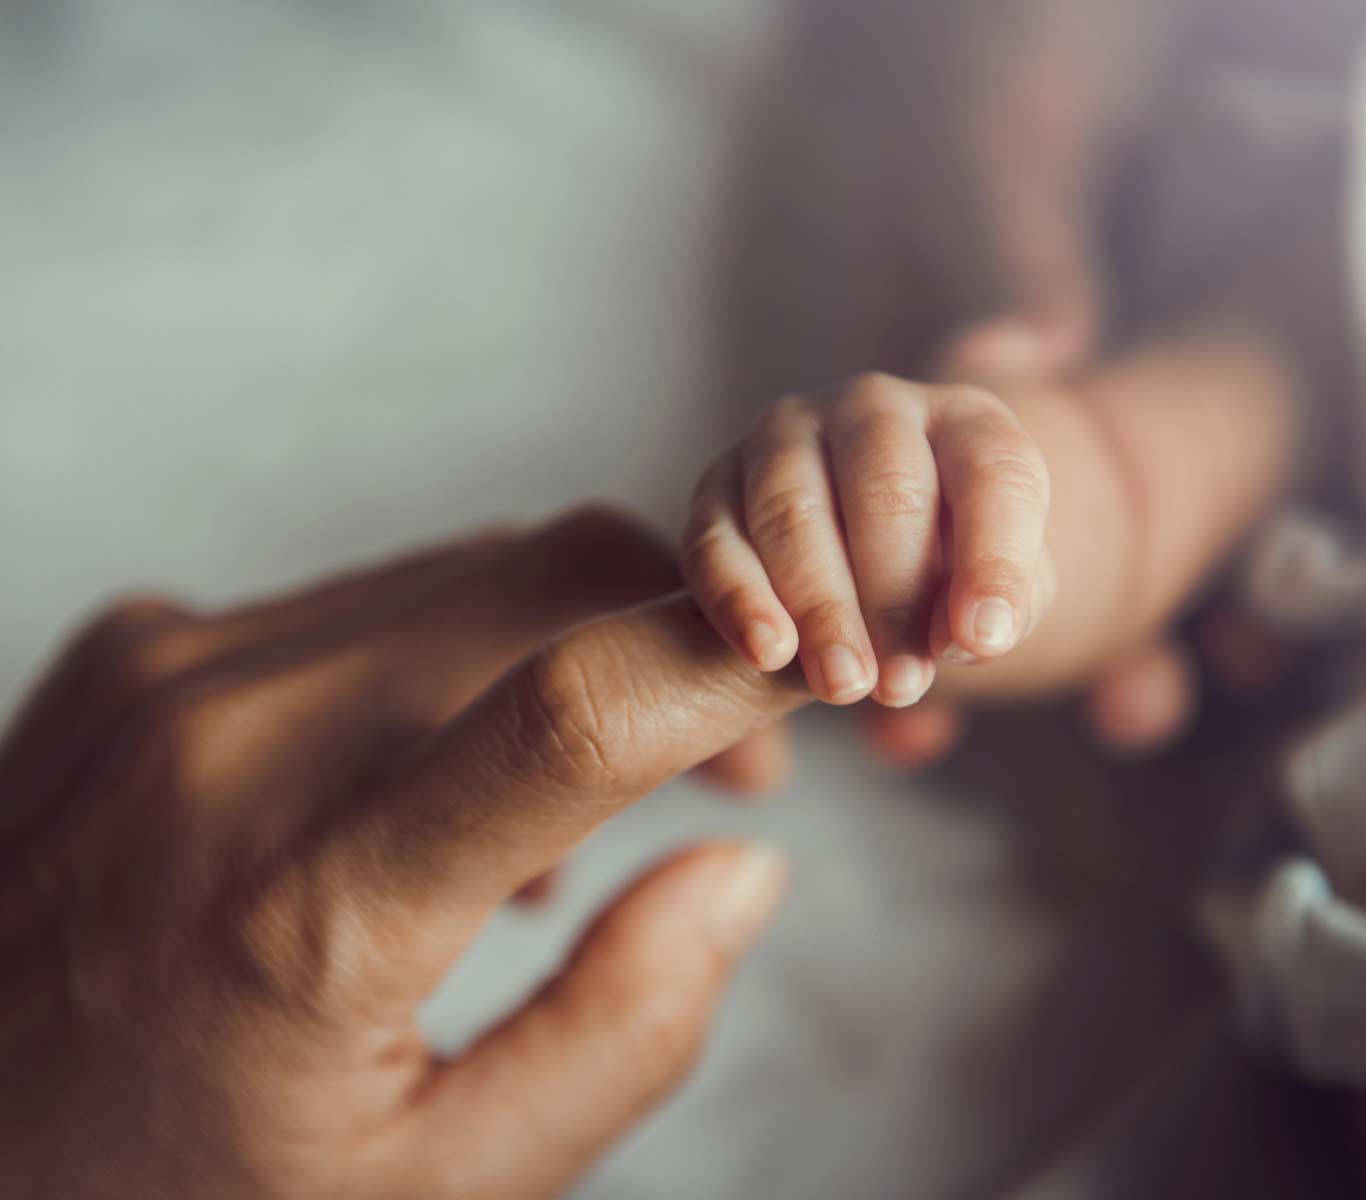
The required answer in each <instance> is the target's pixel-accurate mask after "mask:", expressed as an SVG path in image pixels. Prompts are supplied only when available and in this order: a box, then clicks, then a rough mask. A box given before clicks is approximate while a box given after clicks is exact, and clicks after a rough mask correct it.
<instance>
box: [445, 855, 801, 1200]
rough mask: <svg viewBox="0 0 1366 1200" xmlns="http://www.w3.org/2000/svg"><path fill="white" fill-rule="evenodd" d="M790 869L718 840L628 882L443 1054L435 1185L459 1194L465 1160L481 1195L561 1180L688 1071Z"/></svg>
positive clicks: (556, 1187)
mask: <svg viewBox="0 0 1366 1200" xmlns="http://www.w3.org/2000/svg"><path fill="white" fill-rule="evenodd" d="M787 882H788V867H787V863H786V860H785V859H784V858H783V857H782V856H781V854H779V853H778V852H777V851H775V850H772V849H769V848H768V847H765V846H761V845H753V844H748V843H736V842H721V843H710V844H707V845H703V846H699V847H695V848H693V849H691V850H687V851H684V852H683V853H681V854H678V855H676V856H675V857H673V858H671V859H669V860H668V861H666V862H665V863H663V864H662V865H660V866H657V867H655V868H654V869H652V870H651V871H649V872H647V873H646V874H645V875H644V876H643V877H642V878H641V879H639V880H638V881H637V882H636V883H634V884H633V885H631V886H630V887H629V888H628V889H627V890H626V891H625V893H623V894H622V895H621V896H620V897H619V898H618V899H617V900H616V901H615V902H613V903H612V904H611V905H610V906H609V907H608V908H607V909H606V910H605V911H604V912H603V913H602V914H601V915H600V916H599V917H598V919H597V921H596V922H595V923H594V924H593V926H592V927H591V928H590V929H589V931H588V932H587V934H586V935H585V936H584V938H583V939H582V941H581V942H580V943H579V945H578V947H577V948H576V949H575V951H574V952H573V954H572V955H571V956H570V958H569V960H568V962H567V963H566V965H565V966H564V968H563V969H562V970H561V972H560V973H559V974H558V975H557V976H556V977H555V978H554V979H553V980H551V982H550V983H548V984H547V985H546V986H545V987H544V988H543V989H541V991H540V992H539V993H538V994H537V995H536V996H534V997H533V998H532V999H531V1000H530V1001H529V1002H528V1003H527V1004H526V1005H525V1006H524V1007H523V1008H522V1009H521V1010H519V1011H518V1012H516V1013H515V1014H513V1015H512V1016H511V1017H510V1018H509V1019H508V1020H507V1021H505V1022H504V1023H503V1024H502V1025H500V1026H498V1027H497V1028H495V1029H494V1030H493V1031H492V1032H490V1033H489V1034H487V1035H486V1036H485V1037H484V1038H482V1039H481V1040H480V1041H479V1042H477V1043H476V1044H475V1045H474V1046H473V1047H472V1048H471V1049H470V1050H469V1051H468V1052H467V1053H466V1054H465V1055H464V1056H463V1057H461V1058H460V1059H458V1060H456V1061H455V1062H453V1063H451V1064H449V1065H447V1066H444V1067H441V1068H439V1069H438V1070H439V1076H438V1078H437V1080H436V1081H435V1085H434V1086H433V1087H431V1088H429V1089H427V1093H426V1094H427V1097H428V1100H427V1103H426V1104H425V1105H424V1108H423V1110H422V1112H421V1114H420V1116H421V1121H420V1123H421V1124H422V1125H423V1126H424V1129H423V1130H422V1136H420V1137H419V1139H418V1145H419V1146H425V1147H428V1148H429V1150H428V1152H429V1153H434V1154H435V1158H434V1160H433V1161H432V1163H431V1170H430V1172H429V1174H430V1180H429V1182H430V1188H431V1190H430V1193H429V1194H431V1195H435V1196H444V1195H448V1194H450V1195H454V1194H460V1195H465V1194H466V1191H467V1190H468V1189H469V1186H470V1179H471V1173H472V1171H475V1170H477V1175H478V1178H479V1179H480V1180H481V1181H482V1183H483V1189H484V1190H480V1189H479V1188H475V1189H474V1190H475V1191H476V1192H477V1193H478V1194H481V1195H483V1194H489V1195H498V1196H501V1197H515V1198H517V1200H533V1198H535V1200H539V1198H542V1197H549V1196H554V1195H558V1194H560V1192H561V1191H562V1189H564V1188H565V1187H566V1186H567V1185H568V1184H570V1183H571V1182H572V1181H573V1180H574V1179H575V1178H577V1177H578V1176H579V1175H580V1174H582V1173H583V1172H584V1171H585V1170H586V1169H587V1168H588V1167H590V1166H591V1165H592V1163H593V1162H594V1161H595V1160H596V1159H597V1158H598V1157H599V1156H600V1155H601V1154H602V1153H603V1151H605V1150H606V1149H607V1148H608V1147H610V1146H611V1145H612V1143H613V1142H615V1141H616V1140H617V1139H618V1138H619V1137H621V1136H622V1135H623V1134H625V1133H626V1132H627V1131H628V1130H629V1129H630V1128H631V1127H632V1126H633V1125H635V1124H636V1122H637V1121H639V1120H640V1119H641V1118H642V1117H643V1116H644V1115H645V1114H646V1113H647V1112H648V1111H649V1110H650V1109H651V1108H653V1107H654V1106H655V1105H656V1104H657V1103H658V1102H659V1101H660V1100H662V1099H663V1098H664V1097H666V1096H667V1095H668V1094H669V1093H670V1092H672V1091H673V1090H674V1089H675V1088H676V1087H677V1086H678V1085H679V1084H680V1083H681V1082H682V1081H683V1080H684V1078H686V1076H687V1075H688V1073H689V1071H690V1069H691V1067H692V1066H693V1064H694V1063H695V1062H696V1060H697V1058H698V1055H699V1053H700V1051H701V1049H702V1047H703V1045H704V1043H705V1039H706V1035H707V1032H708V1028H709V1026H710V1024H711V1018H712V1014H713V1012H714V1010H715V1007H716V1004H717V1002H718V1000H719V999H720V997H721V994H722V992H723V990H724V988H725V986H726V984H727V983H728V981H729V980H730V977H731V975H732V973H733V972H734V970H735V968H736V966H737V965H738V963H739V961H740V960H741V958H742V957H743V956H744V954H745V952H746V951H747V950H748V949H749V948H750V947H751V946H752V945H753V944H754V942H755V941H756V940H757V938H758V937H759V936H760V934H762V933H763V931H764V930H765V929H766V928H767V926H768V924H769V923H770V921H771V920H772V918H773V916H774V914H775V912H776V911H777V908H778V905H779V903H780V901H781V900H782V898H783V896H784V894H785V892H786V889H787ZM476 1164H477V1167H476ZM461 1188H464V1189H466V1191H462V1190H461ZM424 1194H428V1193H424Z"/></svg>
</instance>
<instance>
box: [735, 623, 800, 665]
mask: <svg viewBox="0 0 1366 1200" xmlns="http://www.w3.org/2000/svg"><path fill="white" fill-rule="evenodd" d="M740 641H741V644H742V645H743V646H744V648H745V653H746V656H747V657H748V658H749V660H750V662H751V663H752V664H753V665H754V666H755V667H757V668H758V669H759V670H760V671H781V670H782V669H783V668H784V667H786V666H787V665H788V663H790V662H791V661H792V660H793V658H795V657H796V654H797V632H796V630H795V629H793V628H792V623H791V622H790V621H788V622H784V623H783V624H782V625H779V624H776V623H774V622H773V621H771V620H768V619H766V618H764V617H757V618H755V619H753V620H751V621H750V622H748V624H746V625H745V628H744V633H743V635H742V637H741V639H740Z"/></svg>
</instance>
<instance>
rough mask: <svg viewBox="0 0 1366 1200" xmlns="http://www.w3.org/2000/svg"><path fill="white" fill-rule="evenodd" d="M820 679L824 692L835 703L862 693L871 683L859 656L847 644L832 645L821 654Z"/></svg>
mask: <svg viewBox="0 0 1366 1200" xmlns="http://www.w3.org/2000/svg"><path fill="white" fill-rule="evenodd" d="M821 679H822V681H823V682H824V683H825V691H826V694H827V695H828V696H829V697H830V699H831V700H833V701H835V702H836V703H838V702H839V701H841V700H852V699H854V698H855V697H857V696H861V695H864V694H865V693H866V692H867V691H868V689H869V688H870V687H871V686H872V683H873V681H872V680H871V679H870V678H869V676H868V670H867V668H866V667H865V666H864V665H863V663H862V662H861V661H860V660H859V656H858V655H857V654H855V653H854V652H853V651H852V650H851V649H849V647H848V646H832V647H831V648H830V649H829V650H827V651H826V652H825V653H824V654H823V655H821Z"/></svg>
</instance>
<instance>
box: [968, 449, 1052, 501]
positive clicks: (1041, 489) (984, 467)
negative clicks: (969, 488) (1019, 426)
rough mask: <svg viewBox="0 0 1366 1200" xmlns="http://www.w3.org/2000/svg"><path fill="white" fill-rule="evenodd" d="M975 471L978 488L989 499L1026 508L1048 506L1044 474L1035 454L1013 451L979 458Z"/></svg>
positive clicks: (1019, 450) (1045, 470) (999, 451)
mask: <svg viewBox="0 0 1366 1200" xmlns="http://www.w3.org/2000/svg"><path fill="white" fill-rule="evenodd" d="M975 471H976V475H977V478H978V480H979V481H980V483H981V485H982V486H984V487H986V488H988V489H989V490H990V491H991V492H992V494H993V495H997V496H1003V497H1005V498H1007V499H1013V500H1017V501H1019V502H1020V503H1021V504H1026V505H1029V506H1030V507H1046V506H1047V504H1048V492H1049V480H1048V471H1047V468H1046V467H1045V466H1044V463H1043V459H1042V458H1041V456H1040V455H1039V454H1038V452H1037V451H1031V450H1028V449H1025V448H1024V447H1013V448H1010V449H1002V450H995V451H990V452H987V453H984V454H982V455H981V456H980V457H979V458H978V460H977V462H976V464H975Z"/></svg>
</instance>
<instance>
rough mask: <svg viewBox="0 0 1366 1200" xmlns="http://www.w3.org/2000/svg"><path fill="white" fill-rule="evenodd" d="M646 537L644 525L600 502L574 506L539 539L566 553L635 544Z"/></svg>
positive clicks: (616, 507)
mask: <svg viewBox="0 0 1366 1200" xmlns="http://www.w3.org/2000/svg"><path fill="white" fill-rule="evenodd" d="M642 536H647V530H646V527H645V525H644V524H643V523H642V522H641V521H639V520H637V519H636V518H635V517H633V516H631V515H630V514H628V513H627V512H626V511H625V510H623V509H621V508H619V507H618V506H616V505H614V504H610V503H608V502H606V501H601V500H590V501H588V502H586V503H583V504H576V505H575V506H574V507H573V508H570V509H567V510H566V511H565V512H562V513H560V514H559V515H557V516H556V517H554V518H552V519H551V520H550V522H549V523H548V524H547V525H546V526H545V527H544V528H543V530H542V537H543V538H545V539H547V540H549V541H553V542H556V543H558V544H559V545H561V546H564V547H567V548H569V549H574V548H576V547H579V546H583V545H601V544H603V543H614V542H620V541H635V540H638V539H640V538H641V537H642Z"/></svg>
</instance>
